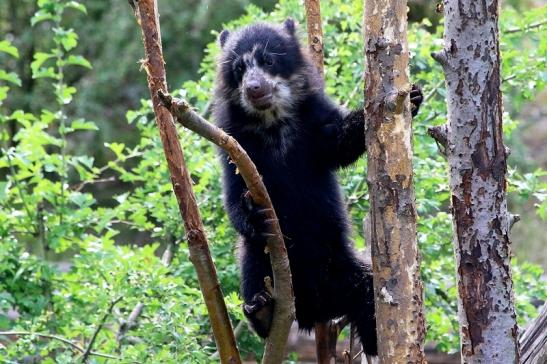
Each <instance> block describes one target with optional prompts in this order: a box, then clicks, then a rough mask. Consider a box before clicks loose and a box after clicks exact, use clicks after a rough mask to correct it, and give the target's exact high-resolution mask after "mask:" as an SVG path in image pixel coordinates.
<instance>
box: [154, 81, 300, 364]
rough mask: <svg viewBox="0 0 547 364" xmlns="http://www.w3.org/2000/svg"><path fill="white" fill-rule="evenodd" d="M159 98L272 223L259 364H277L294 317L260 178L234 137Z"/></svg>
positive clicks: (281, 249) (279, 238)
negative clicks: (217, 151) (218, 152)
mask: <svg viewBox="0 0 547 364" xmlns="http://www.w3.org/2000/svg"><path fill="white" fill-rule="evenodd" d="M158 97H159V99H160V100H161V102H162V104H163V105H164V106H165V107H166V108H167V109H168V110H169V111H170V112H171V114H173V116H174V117H175V119H176V121H177V122H179V123H180V124H182V125H183V126H184V127H186V128H188V129H190V130H192V131H194V132H196V133H198V134H199V135H201V136H202V137H204V138H205V139H207V140H209V141H211V142H213V143H215V144H216V145H218V146H219V147H221V148H222V149H223V150H224V151H225V152H226V153H228V155H229V156H230V158H231V160H232V161H233V162H234V164H235V165H236V166H237V169H238V171H239V173H240V175H241V177H242V178H243V180H244V181H245V184H246V185H247V188H248V189H249V192H250V193H251V196H252V198H253V200H254V202H255V203H256V204H257V205H259V206H261V207H263V208H264V209H265V210H266V215H267V216H266V219H267V220H268V221H271V223H270V224H269V231H268V233H269V234H268V235H269V236H268V239H267V242H266V244H267V250H268V252H269V253H270V263H271V265H272V271H273V276H274V277H273V279H274V281H275V287H274V294H273V296H274V299H275V306H274V317H273V320H272V327H271V330H270V334H269V336H268V338H267V339H266V347H265V350H264V357H263V358H262V363H280V362H282V360H283V358H284V356H285V347H286V344H287V338H288V336H289V330H290V327H291V324H292V322H293V321H294V317H295V313H294V294H293V289H292V279H291V272H290V267H289V259H288V256H287V249H286V248H285V243H284V241H283V234H282V233H281V228H280V227H279V220H278V219H277V215H276V213H275V210H274V208H273V205H272V201H271V200H270V196H269V195H268V191H267V190H266V186H265V185H264V182H263V181H262V177H261V176H260V174H259V173H258V171H257V169H256V166H255V165H254V163H253V161H252V160H251V158H249V156H248V155H247V152H245V150H243V148H242V147H241V146H240V145H239V143H238V142H237V141H236V140H235V139H234V138H233V137H231V136H229V135H228V134H226V133H225V132H224V131H222V130H221V129H220V128H218V127H216V126H215V125H213V124H211V123H209V122H207V120H205V119H203V118H202V117H201V116H200V115H199V114H197V113H196V112H194V111H193V110H192V109H191V108H190V105H188V104H187V103H186V102H185V101H183V100H176V99H173V98H172V97H171V96H170V95H168V94H165V93H163V92H162V91H161V90H160V91H158Z"/></svg>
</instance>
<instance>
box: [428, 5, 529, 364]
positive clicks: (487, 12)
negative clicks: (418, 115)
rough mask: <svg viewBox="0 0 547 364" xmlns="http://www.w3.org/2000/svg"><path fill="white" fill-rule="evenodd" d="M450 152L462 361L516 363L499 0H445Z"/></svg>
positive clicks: (440, 57) (439, 56)
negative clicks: (503, 121)
mask: <svg viewBox="0 0 547 364" xmlns="http://www.w3.org/2000/svg"><path fill="white" fill-rule="evenodd" d="M444 11H445V19H446V20H445V31H444V43H445V44H444V49H443V50H441V51H440V52H438V53H434V54H433V57H434V58H435V59H436V60H437V61H439V62H440V63H441V65H442V66H443V69H444V73H445V78H446V86H447V96H446V97H447V103H448V128H447V141H448V145H447V158H448V164H449V167H450V189H451V194H452V197H451V200H452V214H453V224H454V250H455V254H456V264H457V265H456V267H457V272H458V293H459V299H458V307H459V321H460V338H461V351H462V362H464V363H517V362H518V361H519V348H518V340H517V339H518V327H517V322H516V315H515V307H514V301H513V285H512V281H511V266H510V248H509V244H510V241H509V230H510V215H509V214H508V212H507V200H506V180H505V174H506V171H507V164H506V149H505V146H504V144H503V134H502V101H501V91H500V53H499V32H498V17H499V3H498V1H497V0H484V1H478V2H477V1H473V0H445V2H444Z"/></svg>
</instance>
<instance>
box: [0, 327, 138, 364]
mask: <svg viewBox="0 0 547 364" xmlns="http://www.w3.org/2000/svg"><path fill="white" fill-rule="evenodd" d="M0 336H38V337H41V338H43V339H49V340H57V341H60V342H62V343H64V344H66V345H68V346H70V347H71V348H72V349H74V350H76V351H79V352H80V353H85V349H84V348H82V347H81V346H79V345H77V344H75V343H73V342H72V341H70V340H68V339H65V338H64V337H61V336H57V335H49V334H40V333H37V332H30V331H0ZM89 355H93V356H98V357H101V358H107V359H114V360H123V359H122V358H120V357H118V356H114V355H110V354H104V353H98V352H96V351H91V352H90V353H89ZM132 363H138V362H132Z"/></svg>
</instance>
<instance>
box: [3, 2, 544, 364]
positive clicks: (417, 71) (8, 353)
mask: <svg viewBox="0 0 547 364" xmlns="http://www.w3.org/2000/svg"><path fill="white" fill-rule="evenodd" d="M322 10H323V17H324V24H325V29H324V30H325V45H326V75H327V80H326V89H327V92H328V93H329V94H330V95H331V96H332V97H333V98H334V99H336V100H337V101H338V102H340V103H342V104H345V105H346V106H347V107H357V106H359V104H361V103H362V100H361V99H362V97H361V95H362V92H361V87H362V83H361V80H362V75H363V56H362V49H363V44H362V37H361V13H362V2H361V1H352V2H347V1H341V0H334V1H331V2H329V3H328V6H324V7H323V9H322ZM87 11H88V12H89V13H91V10H90V9H87ZM84 14H86V7H85V6H84V5H83V3H80V2H76V1H68V0H39V1H38V8H37V10H36V13H35V15H34V16H33V17H32V20H31V22H32V24H33V25H34V27H35V29H36V27H40V29H46V30H48V31H47V32H45V33H44V34H42V37H43V38H41V39H44V41H43V43H40V44H38V46H37V48H36V51H35V52H33V54H32V59H33V61H32V63H31V64H29V65H28V70H26V71H29V70H30V72H31V74H32V77H33V78H34V79H35V80H40V82H42V85H47V86H48V87H47V88H45V90H46V91H44V94H43V97H44V99H45V100H49V102H47V103H45V102H44V105H41V106H40V108H38V109H36V108H31V107H29V108H20V109H16V110H14V111H12V112H11V111H10V112H9V113H8V112H4V111H2V112H0V143H1V144H0V146H1V148H2V149H1V154H0V207H1V208H0V331H1V330H10V331H25V332H28V333H40V334H47V335H57V336H60V337H63V338H65V339H68V340H71V341H72V342H73V343H75V344H77V345H78V346H80V347H82V348H84V349H85V348H87V346H88V345H89V343H90V340H91V337H92V336H93V334H94V333H95V332H96V331H97V328H98V327H99V324H100V322H101V321H102V320H103V319H105V320H106V321H105V322H106V324H105V325H104V327H103V328H102V329H101V330H99V331H98V337H97V340H96V341H95V344H94V346H93V350H94V351H96V352H100V353H105V354H109V355H113V356H116V357H120V358H123V360H122V362H128V363H129V362H143V363H144V362H146V363H182V362H184V363H187V362H194V363H207V362H215V361H217V359H215V356H214V352H215V347H214V342H213V340H212V335H211V329H210V326H209V322H208V318H207V312H206V309H205V306H204V304H203V300H202V296H201V293H200V291H199V289H198V285H197V281H196V278H195V272H194V270H193V267H192V265H191V263H190V262H189V259H188V253H187V246H186V242H185V241H184V240H182V237H183V236H184V231H183V226H182V223H181V220H180V215H179V212H178V207H177V204H176V200H175V198H174V196H173V194H172V190H171V184H170V181H169V174H168V171H167V167H166V164H165V162H164V155H163V150H162V147H161V143H160V140H159V136H158V132H157V128H156V126H155V123H154V119H153V114H152V110H151V105H150V102H149V101H141V104H140V107H139V108H138V109H137V110H131V111H128V112H127V114H126V117H127V121H128V125H129V126H130V127H131V128H134V129H135V130H137V131H138V133H139V136H140V138H139V140H138V141H137V142H130V141H128V140H126V139H125V138H124V136H123V135H122V134H123V132H120V133H118V135H116V138H115V139H114V140H112V141H111V142H110V143H98V142H97V138H98V134H97V133H98V131H97V129H98V127H97V125H96V124H95V123H94V122H92V121H88V120H85V119H82V118H80V117H77V116H76V113H75V112H74V110H75V108H74V107H73V106H74V102H75V98H76V99H77V100H78V99H79V98H82V95H79V94H78V93H77V88H76V87H75V83H74V82H71V80H72V78H71V77H69V76H68V75H71V74H73V72H74V70H75V69H78V72H89V69H90V68H91V64H90V62H89V61H87V60H86V58H84V56H83V55H81V54H79V53H81V51H78V49H79V48H80V47H79V46H78V44H79V42H80V41H83V39H84V38H85V37H93V36H94V35H93V34H88V33H86V32H80V35H79V36H78V34H77V33H76V32H75V31H74V30H73V29H71V28H69V27H67V25H66V24H71V21H74V22H76V19H78V18H77V17H83V16H84ZM126 15H127V17H130V16H131V14H130V12H129V11H128V12H127V14H126ZM90 16H91V15H90ZM287 16H292V17H294V18H295V19H297V20H298V21H299V22H300V23H304V22H303V14H302V6H301V2H300V1H296V0H282V1H281V2H280V3H279V5H278V6H277V7H276V8H275V10H274V11H273V12H271V13H265V12H264V11H262V10H261V9H259V8H258V7H256V6H249V7H248V8H247V13H246V14H245V15H243V16H242V17H241V18H239V19H237V20H234V21H233V22H230V23H229V24H227V25H226V26H227V28H235V27H238V26H242V25H245V24H248V23H251V22H254V21H257V20H268V21H275V22H280V21H282V20H283V19H284V18H285V17H287ZM544 16H545V8H543V9H539V10H537V9H536V10H533V11H529V12H527V13H523V14H522V13H521V14H520V15H519V16H518V17H517V16H515V13H514V12H513V11H512V10H509V9H508V10H507V11H506V12H504V14H503V18H502V24H501V25H502V52H503V55H504V57H506V58H505V59H504V64H503V77H504V78H506V79H509V78H510V80H508V81H507V82H506V83H504V92H505V93H506V94H509V95H511V97H510V98H508V99H507V100H506V108H507V110H508V113H507V115H506V116H507V117H509V116H510V115H511V116H513V117H515V116H514V115H516V111H518V110H519V108H521V107H522V105H523V103H524V102H525V101H526V100H529V99H530V98H532V97H533V96H534V95H535V94H536V93H537V92H538V91H540V90H542V89H543V88H544V86H545V71H544V67H543V66H542V65H543V64H544V55H545V54H546V52H545V51H544V49H545V44H544V43H545V39H546V38H547V37H545V36H544V33H543V34H542V33H541V28H534V29H530V30H526V31H516V32H515V31H511V32H510V33H503V30H505V29H515V28H517V27H521V28H524V29H525V28H526V25H527V24H533V23H535V22H537V21H538V20H539V19H542V18H543V17H544ZM517 18H518V19H517ZM84 19H85V18H84ZM162 20H164V22H165V21H167V19H166V18H162ZM78 21H80V22H81V20H78ZM46 25H47V26H46ZM429 27H431V24H429V23H428V21H427V20H424V21H423V22H422V23H421V24H415V25H413V26H412V27H411V29H410V32H409V42H410V47H411V51H412V55H413V58H412V65H411V68H412V69H411V71H412V72H411V73H412V75H413V81H414V82H417V83H419V84H421V85H422V86H423V88H424V93H425V95H426V99H427V101H426V103H425V105H424V106H423V108H422V110H421V112H420V115H419V116H418V118H417V119H415V121H414V154H415V155H414V157H415V158H414V168H415V183H416V199H417V207H418V213H419V222H418V241H419V245H420V250H421V253H422V257H423V264H422V277H423V279H424V283H425V288H426V297H425V298H426V311H427V312H426V313H427V322H428V340H431V341H434V342H436V343H437V345H438V346H439V348H441V349H443V350H446V351H451V350H456V349H457V346H458V326H457V321H456V314H455V312H456V297H457V292H456V285H455V276H454V275H455V268H454V262H453V253H452V245H451V239H452V233H451V221H450V215H449V214H448V203H449V191H448V176H447V171H446V168H447V167H446V162H445V161H444V160H443V159H442V157H441V156H440V155H439V153H438V151H437V147H436V145H435V143H434V142H433V140H432V139H431V138H429V137H428V136H427V134H426V129H427V127H428V126H430V125H436V124H441V123H442V122H443V118H444V117H445V115H446V105H445V103H444V93H445V90H444V79H443V76H442V72H441V70H440V68H439V66H438V65H437V64H435V63H434V62H433V60H432V59H431V58H430V56H429V54H430V52H431V51H433V50H437V49H438V48H439V46H440V42H439V39H440V38H441V33H440V32H441V30H440V28H439V29H438V30H437V31H436V32H435V33H434V34H432V33H430V32H429V31H428V30H427V29H428V28H429ZM74 28H75V29H80V28H79V27H74ZM132 29H133V31H134V32H137V28H132ZM301 31H302V33H303V29H301ZM46 35H47V36H48V37H49V38H47V39H46V38H45V37H46ZM166 37H167V38H169V34H167V35H166ZM171 37H172V38H173V37H174V35H171ZM134 42H135V43H136V44H132V45H131V46H135V47H137V46H138V47H141V44H140V43H139V42H138V40H134ZM516 44H523V45H524V46H519V47H520V48H518V51H517V52H514V51H513V49H514V48H515V45H516ZM164 48H166V49H167V48H169V47H168V45H165V47H164ZM542 50H543V52H542ZM217 52H218V47H217V45H216V43H211V44H209V45H208V46H207V48H206V51H205V58H204V60H203V62H202V63H201V66H200V76H199V79H198V80H196V81H188V82H185V83H184V85H183V88H182V90H179V91H177V92H178V93H180V94H181V95H182V96H184V97H186V98H188V99H190V101H191V102H192V103H193V104H194V105H196V106H197V107H198V109H200V110H201V111H204V110H205V109H206V108H207V107H208V105H209V101H210V97H211V91H212V87H213V80H214V63H215V56H216V54H217ZM0 56H2V57H4V56H5V57H6V59H9V60H10V61H7V62H5V63H2V64H3V65H4V64H5V65H7V66H6V69H1V70H0V82H1V83H0V103H2V102H3V101H5V100H6V98H7V97H8V93H9V92H10V91H14V90H11V88H14V89H15V90H18V88H19V86H20V84H21V83H20V81H19V77H22V76H23V74H22V73H21V72H23V71H18V70H16V67H12V68H9V67H8V66H10V65H13V64H14V63H12V61H13V60H16V59H17V57H19V56H20V55H19V51H18V49H17V48H16V47H15V46H14V44H13V42H11V41H9V40H2V41H0ZM2 59H4V58H2ZM506 60H508V61H506ZM129 61H130V62H133V63H134V62H136V61H137V59H136V58H135V59H133V60H129ZM542 62H543V63H542ZM2 67H3V68H4V67H5V66H2ZM94 70H95V71H96V70H97V65H95V68H94ZM100 70H101V72H102V71H103V70H104V71H105V72H106V71H107V70H108V68H107V67H106V66H105V65H101V67H100ZM26 71H24V72H26ZM538 74H539V75H540V77H538ZM513 75H514V76H513ZM141 77H142V78H144V76H143V75H141ZM521 91H522V92H521ZM109 92H110V91H109ZM109 92H107V93H105V95H104V96H105V97H106V98H108V97H110V94H109ZM112 92H114V91H112ZM142 95H143V96H145V95H146V94H145V93H142ZM105 105H106V103H105V104H104V105H102V106H101V107H102V108H105V109H106V106H105ZM45 106H47V107H45ZM2 110H4V109H2ZM105 113H106V112H105ZM508 124H509V126H510V127H509V128H506V133H508V134H510V133H511V132H512V131H513V130H514V129H515V128H517V125H518V124H517V123H516V122H510V123H508ZM13 125H16V128H13V127H12V126H13ZM12 130H16V133H15V135H12V134H11V133H10V131H12ZM180 139H181V143H182V145H183V149H184V151H185V158H186V163H187V166H188V168H189V170H190V172H191V177H192V179H193V181H194V191H195V193H196V197H197V199H198V204H199V206H200V211H201V214H202V217H203V220H204V224H205V226H206V229H207V235H208V237H209V241H210V243H211V249H212V252H213V256H214V260H215V264H216V265H217V271H218V274H219V278H220V280H221V283H222V287H223V291H224V293H225V295H226V300H227V304H228V308H229V312H230V315H231V318H232V322H233V323H234V324H237V323H239V322H241V321H242V320H243V317H242V313H241V310H240V309H239V306H240V304H241V300H240V298H239V296H238V293H237V292H238V272H237V264H236V261H235V255H236V253H235V244H234V242H235V241H236V234H235V232H234V231H233V229H232V228H231V227H230V224H229V222H228V220H227V217H226V215H225V213H224V212H223V210H222V201H221V187H220V167H219V164H218V162H217V160H216V158H215V151H214V148H213V147H212V146H211V145H210V144H209V143H208V142H205V141H204V140H202V139H200V138H198V137H197V136H195V135H194V134H192V133H190V132H188V131H185V130H181V132H180ZM81 143H87V144H93V143H96V144H99V148H100V150H101V152H102V153H104V155H106V156H107V157H108V158H107V159H108V161H107V162H105V163H101V162H99V161H97V159H96V158H94V157H93V156H91V155H87V154H85V153H78V152H76V151H78V150H82V149H81V148H80V145H79V144H81ZM365 170H366V162H365V160H364V159H361V160H360V161H359V162H358V163H357V164H356V165H354V166H352V167H351V168H348V169H346V170H343V171H341V172H340V177H341V181H342V184H343V188H344V190H345V192H346V196H347V197H348V201H349V204H350V207H351V213H352V218H353V221H354V223H355V226H356V228H355V232H354V236H355V239H356V241H357V244H358V246H360V247H362V246H363V244H364V241H363V239H362V237H361V233H360V230H361V229H360V225H361V221H362V219H363V217H364V216H365V214H366V212H367V211H368V203H367V201H368V192H367V186H366V183H364V181H363V176H364V173H365ZM543 175H544V172H543V171H541V170H537V171H536V172H531V173H526V172H517V171H516V170H515V171H513V170H512V171H511V173H510V181H511V182H510V183H511V185H510V186H511V193H512V194H513V195H515V196H516V197H518V200H519V201H521V202H522V203H523V202H528V201H534V202H536V203H537V206H538V213H539V214H540V216H542V217H543V218H546V214H547V212H546V211H547V207H546V205H545V204H546V202H545V200H546V199H545V195H546V192H545V191H546V187H547V186H546V185H545V183H544V182H543V181H544V180H543V179H542V176H543ZM105 196H106V197H105ZM173 246H176V250H177V253H176V255H175V259H174V261H173V262H172V263H171V264H170V265H169V266H167V265H166V264H164V263H163V262H162V260H161V258H160V256H161V254H162V253H163V251H164V250H165V249H166V247H173ZM513 263H514V267H513V272H514V282H515V297H516V300H517V308H518V319H519V322H520V323H524V322H525V321H527V320H529V319H530V318H532V317H533V316H534V315H535V314H536V310H535V308H534V306H533V303H535V302H536V301H538V300H545V299H546V297H547V292H546V288H545V286H544V284H542V283H541V278H540V277H541V275H542V271H541V269H540V268H538V267H537V266H534V265H531V264H529V263H526V262H522V263H518V264H517V262H516V261H514V262H513ZM118 300H120V301H119V302H118ZM113 302H116V304H115V306H114V309H113V310H112V311H111V312H109V307H110V306H111V304H112V303H113ZM138 302H144V303H145V305H146V306H145V309H144V312H143V314H142V315H141V317H140V318H139V325H138V326H137V327H134V328H132V329H130V330H129V332H128V333H127V334H126V335H124V337H122V338H118V337H116V333H117V331H118V328H119V326H120V324H121V323H122V322H123V321H124V320H127V317H128V315H129V313H130V312H131V310H132V309H133V308H134V307H135V305H136V304H137V303H138ZM238 340H239V344H240V349H241V351H242V353H243V355H244V356H246V357H247V356H251V357H252V356H260V355H261V350H262V344H261V342H260V341H259V340H258V339H257V338H256V336H254V335H253V334H251V333H250V332H249V330H248V329H247V328H246V325H244V329H243V334H242V335H241V336H240V337H239V339H238ZM0 342H1V343H2V345H0V361H1V362H8V363H15V362H19V360H20V359H22V358H30V357H35V356H39V357H40V358H41V360H42V362H44V363H76V362H79V361H81V357H82V353H80V352H78V351H77V350H72V349H71V347H69V346H67V345H66V344H64V343H62V342H61V341H59V340H56V339H51V338H50V339H48V338H44V337H38V336H36V335H28V336H26V335H25V336H19V337H18V338H17V339H15V338H14V337H11V338H10V339H8V338H7V337H5V336H0ZM292 359H295V358H292ZM295 360H296V359H295ZM93 361H94V362H96V363H102V362H107V361H108V360H107V359H106V358H104V357H99V356H93Z"/></svg>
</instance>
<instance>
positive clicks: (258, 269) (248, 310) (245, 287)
mask: <svg viewBox="0 0 547 364" xmlns="http://www.w3.org/2000/svg"><path fill="white" fill-rule="evenodd" d="M263 247H264V243H261V242H258V241H245V242H244V243H243V246H242V251H241V257H240V262H241V294H242V296H243V300H244V303H243V313H244V314H245V316H246V317H247V319H248V320H249V322H250V324H251V327H252V328H253V330H255V331H256V333H257V334H258V335H259V336H261V337H263V338H265V337H267V336H268V334H269V332H270V326H271V323H272V317H273V305H274V301H273V299H272V297H271V295H270V294H269V293H268V292H267V291H266V287H265V285H264V278H265V277H268V276H269V277H270V278H273V275H272V271H271V266H270V261H269V257H268V255H266V254H265V253H264V249H263Z"/></svg>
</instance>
